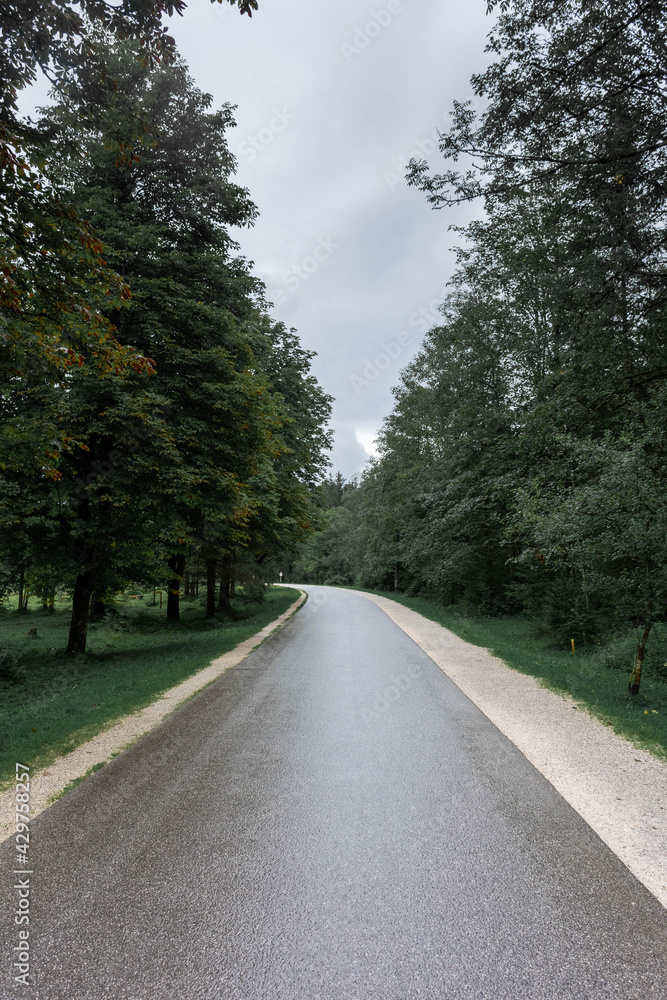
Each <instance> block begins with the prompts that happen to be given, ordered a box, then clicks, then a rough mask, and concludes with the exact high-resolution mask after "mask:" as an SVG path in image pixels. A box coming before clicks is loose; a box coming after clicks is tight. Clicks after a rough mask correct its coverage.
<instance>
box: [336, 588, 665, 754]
mask: <svg viewBox="0 0 667 1000" xmlns="http://www.w3.org/2000/svg"><path fill="white" fill-rule="evenodd" d="M355 589H359V590H363V589H364V588H363V587H360V588H355ZM368 593H375V594H379V595H380V596H382V597H388V598H390V599H391V600H392V601H396V602H397V603H398V604H403V605H405V607H407V608H411V609H412V610H413V611H417V612H419V614H420V615H423V616H424V618H428V619H430V620H431V621H434V622H437V623H438V624H439V625H444V626H445V628H448V629H450V630H451V631H452V632H454V633H455V634H456V635H458V636H460V637H461V638H462V639H465V640H466V641H467V642H471V643H472V644H473V645H475V646H483V647H484V648H485V649H488V650H490V652H492V653H493V654H494V655H495V656H498V657H499V658H500V659H501V660H504V661H505V663H507V664H508V665H509V666H510V667H513V668H514V669H515V670H519V671H521V673H524V674H530V675H531V676H532V677H537V678H539V680H540V681H541V682H542V683H543V684H544V685H545V686H546V687H549V688H551V689H552V690H553V691H557V692H559V693H566V694H569V695H570V696H571V697H572V698H574V700H575V701H576V702H577V704H578V705H580V706H581V707H582V708H585V709H586V710H587V711H589V712H590V713H591V715H595V716H597V718H599V719H601V720H602V721H603V722H604V723H606V724H607V725H609V726H610V727H612V728H613V729H614V730H615V731H616V732H617V733H619V734H620V735H622V736H625V737H627V738H628V739H629V740H631V741H632V742H633V743H634V744H635V745H636V746H639V747H642V748H644V749H645V750H648V751H650V752H651V753H653V754H655V755H656V756H657V757H661V758H663V759H667V683H666V680H665V673H664V666H663V661H664V660H665V659H667V648H666V647H667V642H666V639H667V637H666V636H665V635H664V632H665V629H664V626H663V627H662V628H661V627H660V626H658V627H656V631H655V634H654V635H653V636H652V637H651V640H650V642H651V643H652V644H653V645H652V648H649V647H647V648H648V654H647V660H646V665H645V667H644V672H643V676H642V682H641V688H640V691H639V694H638V695H637V696H636V697H632V696H631V695H630V694H629V692H628V677H629V674H630V670H631V669H632V662H633V647H634V644H635V642H636V640H635V637H634V634H627V635H625V636H622V637H620V638H615V639H614V640H613V641H610V642H609V644H608V645H606V646H587V647H585V648H583V649H577V650H576V651H575V655H574V656H572V653H571V650H569V649H558V648H555V647H554V646H553V644H552V643H550V642H549V640H548V639H547V638H545V637H544V636H543V635H540V633H539V629H538V626H537V624H536V623H535V622H533V621H531V620H530V619H528V618H522V617H517V616H507V617H498V618H481V617H480V618H478V617H473V616H468V615H465V614H462V613H461V612H458V611H457V610H456V609H452V608H445V607H443V605H442V604H439V603H438V602H437V601H435V600H428V599H427V598H423V597H406V596H404V595H403V594H400V593H396V592H390V593H386V592H383V591H368ZM658 671H660V673H658Z"/></svg>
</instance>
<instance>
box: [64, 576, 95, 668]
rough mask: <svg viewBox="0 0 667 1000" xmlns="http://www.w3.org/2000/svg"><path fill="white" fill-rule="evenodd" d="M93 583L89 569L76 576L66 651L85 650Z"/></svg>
mask: <svg viewBox="0 0 667 1000" xmlns="http://www.w3.org/2000/svg"><path fill="white" fill-rule="evenodd" d="M94 585H95V576H94V573H93V571H92V570H91V569H89V570H87V571H86V572H85V573H79V575H78V576H77V578H76V583H75V584H74V595H73V598H72V620H71V622H70V627H69V642H68V643H67V652H68V653H71V654H75V653H85V652H86V639H87V637H88V614H89V612H90V599H91V597H92V595H93V587H94Z"/></svg>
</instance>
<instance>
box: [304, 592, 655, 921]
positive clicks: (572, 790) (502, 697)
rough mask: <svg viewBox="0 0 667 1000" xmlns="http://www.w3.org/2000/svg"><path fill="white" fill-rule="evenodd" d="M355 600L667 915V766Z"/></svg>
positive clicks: (573, 711)
mask: <svg viewBox="0 0 667 1000" xmlns="http://www.w3.org/2000/svg"><path fill="white" fill-rule="evenodd" d="M309 589H310V588H309ZM318 589H320V590H324V588H318ZM354 593H356V594H359V595H360V596H362V597H365V598H366V599H367V600H369V601H372V602H373V603H374V604H376V605H377V606H378V607H379V608H380V609H381V610H382V611H384V613H385V614H386V615H388V617H389V618H391V620H392V621H393V622H395V623H396V625H398V626H399V627H400V628H401V629H402V630H403V631H404V632H405V633H406V634H407V635H408V636H410V638H411V639H413V640H414V642H416V643H417V644H418V645H419V646H420V647H421V648H422V649H423V650H424V652H425V653H426V654H427V655H428V656H430V658H431V659H432V660H433V661H434V663H436V664H437V666H438V667H440V669H441V670H442V671H443V672H444V673H445V674H447V676H448V677H449V678H451V680H453V681H454V683H455V684H456V685H457V687H459V688H460V689H461V691H463V693H464V694H465V695H467V697H468V698H470V700H471V701H472V702H474V704H475V705H477V707H478V708H479V709H481V711H482V712H484V714H485V715H486V716H487V717H488V718H489V719H490V720H491V722H493V723H494V725H496V726H497V727H498V729H499V730H500V731H501V732H502V733H504V735H505V736H507V737H508V738H509V739H510V740H511V741H512V743H514V744H515V746H516V747H518V749H519V750H520V751H521V752H522V753H523V754H524V756H525V757H527V758H528V760H529V761H530V762H531V763H532V764H533V765H534V766H535V767H536V768H537V770H538V771H540V772H541V773H542V774H543V775H544V776H545V778H547V780H548V781H550V782H551V784H552V785H553V786H554V788H556V789H557V791H558V792H560V794H561V795H562V796H563V798H564V799H565V800H566V801H567V802H568V803H569V804H570V805H571V806H572V807H573V808H574V809H576V811H577V812H578V813H579V815H580V816H581V817H582V818H583V819H584V820H585V821H586V822H587V823H588V825H589V826H590V827H591V828H592V829H593V830H594V831H595V832H596V833H597V835H598V836H599V837H600V838H601V840H603V841H604V842H605V843H606V844H607V846H608V847H610V848H611V850H612V851H613V852H614V853H615V854H616V855H617V857H618V858H620V860H621V861H622V862H623V863H624V864H625V865H626V866H627V867H628V868H629V869H630V871H631V872H632V873H633V874H634V875H635V877H636V878H637V879H639V881H640V882H642V883H643V884H644V885H645V886H646V888H647V889H648V890H649V891H650V892H651V893H652V894H653V895H654V896H655V897H656V898H657V899H658V900H660V902H661V903H662V905H663V906H665V907H667V764H666V763H665V762H663V761H661V760H659V759H657V758H656V757H653V756H652V755H651V754H649V753H647V751H645V750H640V749H637V747H635V746H633V745H632V743H630V742H629V741H628V740H626V739H623V737H621V736H618V735H617V734H616V733H615V732H613V731H612V730H610V729H608V728H607V727H606V726H605V725H604V724H603V723H602V722H600V721H599V720H598V719H595V718H593V717H592V716H591V715H589V714H588V712H586V711H585V710H583V709H582V708H581V707H580V706H578V705H577V704H576V703H575V702H574V701H573V700H572V699H571V698H568V697H565V696H561V695H559V694H556V693H554V692H553V691H549V690H548V689H547V688H545V687H543V686H541V685H540V683H539V682H538V681H537V680H535V678H533V677H529V676H527V675H526V674H521V673H519V672H518V671H516V670H512V669H511V668H510V667H508V666H507V664H505V663H504V662H503V661H502V660H499V659H498V658H497V657H495V656H492V655H491V653H489V652H488V651H487V650H485V649H482V648H480V647H479V646H473V645H471V644H470V643H468V642H465V640H463V639H460V638H459V637H458V636H456V635H454V633H453V632H450V631H448V630H447V629H446V628H444V627H443V626H442V625H438V624H437V623H435V622H432V621H429V620H428V619H427V618H424V617H423V616H422V615H420V614H418V613H417V612H416V611H412V610H410V609H409V608H406V607H404V606H403V605H401V604H397V603H396V602H395V601H392V600H390V599H388V598H385V597H379V596H377V595H375V594H367V593H364V592H363V591H358V590H355V591H354ZM313 596H314V595H313Z"/></svg>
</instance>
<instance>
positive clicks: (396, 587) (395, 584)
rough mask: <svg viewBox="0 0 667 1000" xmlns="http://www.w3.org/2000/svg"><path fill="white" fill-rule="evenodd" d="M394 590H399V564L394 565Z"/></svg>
mask: <svg viewBox="0 0 667 1000" xmlns="http://www.w3.org/2000/svg"><path fill="white" fill-rule="evenodd" d="M394 590H398V563H396V564H395V565H394Z"/></svg>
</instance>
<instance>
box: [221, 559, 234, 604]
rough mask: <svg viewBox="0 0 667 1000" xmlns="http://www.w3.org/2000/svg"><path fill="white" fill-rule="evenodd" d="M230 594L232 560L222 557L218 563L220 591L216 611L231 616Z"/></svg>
mask: <svg viewBox="0 0 667 1000" xmlns="http://www.w3.org/2000/svg"><path fill="white" fill-rule="evenodd" d="M231 592H232V558H231V556H230V555H225V556H223V557H222V560H221V562H220V591H219V594H218V611H222V612H223V613H224V614H225V615H228V616H231V615H232V614H233V609H232V606H231V604H230V603H229V598H230V597H231Z"/></svg>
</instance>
